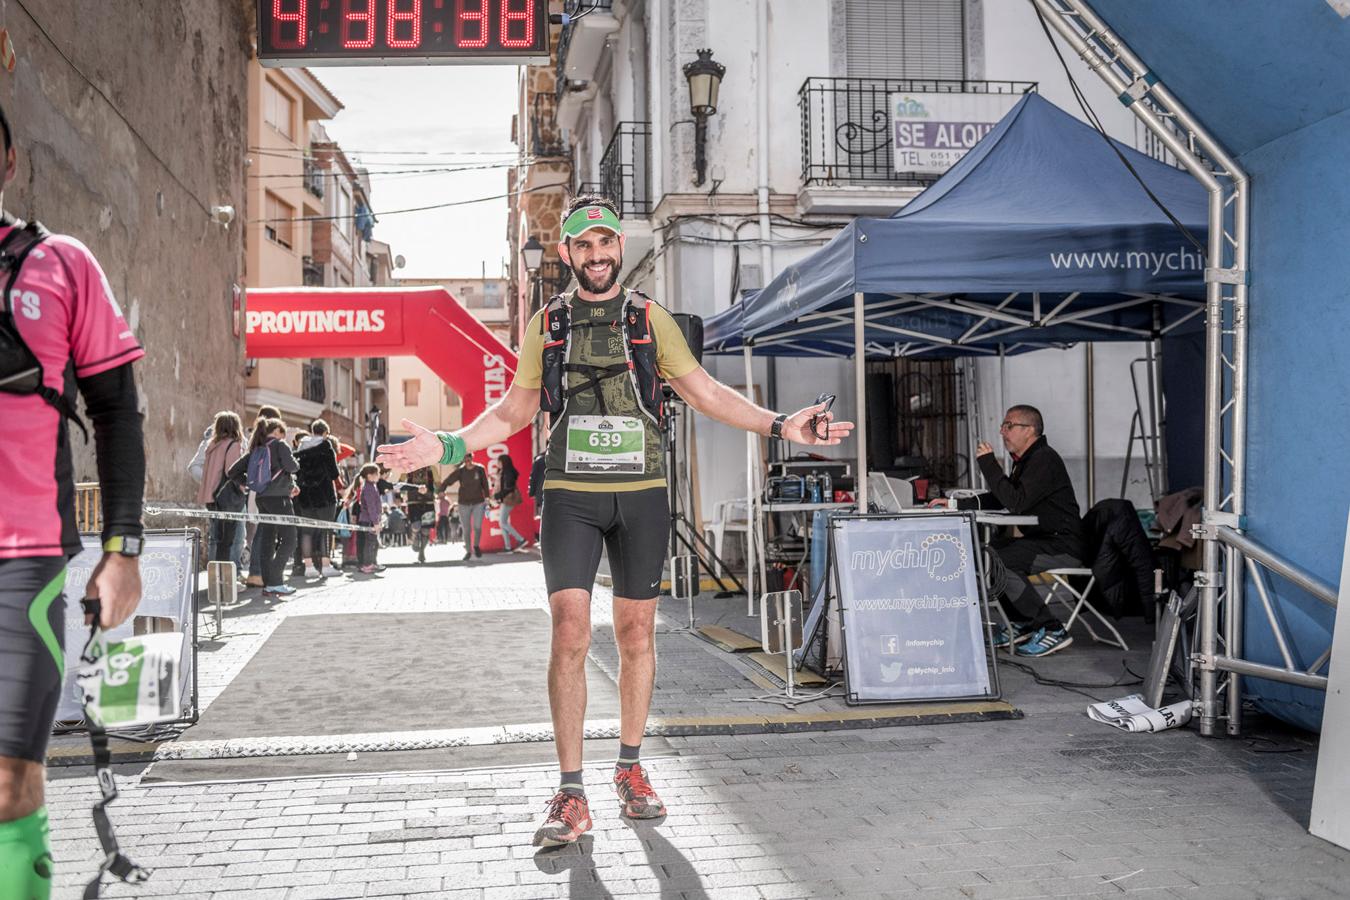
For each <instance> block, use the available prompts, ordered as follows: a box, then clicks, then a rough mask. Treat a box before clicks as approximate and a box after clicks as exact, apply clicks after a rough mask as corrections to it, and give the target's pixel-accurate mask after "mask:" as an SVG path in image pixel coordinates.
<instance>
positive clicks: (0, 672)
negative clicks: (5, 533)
mask: <svg viewBox="0 0 1350 900" xmlns="http://www.w3.org/2000/svg"><path fill="white" fill-rule="evenodd" d="M65 582H66V558H65V557H64V556H36V557H29V558H25V559H0V660H3V663H2V664H0V756H9V757H14V758H17V759H27V760H32V761H33V762H39V763H40V762H42V761H43V760H44V759H45V758H46V756H47V738H48V737H49V736H50V735H51V731H52V720H53V719H54V718H55V717H56V706H57V702H58V701H59V700H60V698H61V682H62V679H63V678H64V677H65V650H64V648H65V629H66V623H65V616H66V602H65V597H64V596H63V595H62V594H61V589H62V588H63V587H65Z"/></svg>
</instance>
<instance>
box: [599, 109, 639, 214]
mask: <svg viewBox="0 0 1350 900" xmlns="http://www.w3.org/2000/svg"><path fill="white" fill-rule="evenodd" d="M651 137H652V124H651V123H650V122H620V123H619V124H618V126H617V127H616V128H615V129H614V136H613V137H611V138H610V139H609V146H607V147H606V148H605V155H604V156H602V157H600V192H601V193H602V194H604V195H605V196H606V197H608V198H609V199H611V200H613V201H614V203H615V205H616V206H618V208H619V215H620V216H640V217H643V218H645V217H647V216H648V215H650V214H651V211H652V198H651V186H650V173H649V171H648V162H649V160H650V158H651V146H650V145H651Z"/></svg>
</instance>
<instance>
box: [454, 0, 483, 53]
mask: <svg viewBox="0 0 1350 900" xmlns="http://www.w3.org/2000/svg"><path fill="white" fill-rule="evenodd" d="M489 2H490V0H455V44H456V45H457V46H460V47H469V48H478V47H486V46H487V43H488V14H487V5H488V3H489ZM471 3H472V4H474V5H475V6H476V7H477V9H468V8H467V7H468V5H469V4H471ZM472 25H476V26H477V32H478V34H477V36H476V37H469V35H468V33H467V32H468V31H470V30H473V29H472V28H469V27H466V26H472Z"/></svg>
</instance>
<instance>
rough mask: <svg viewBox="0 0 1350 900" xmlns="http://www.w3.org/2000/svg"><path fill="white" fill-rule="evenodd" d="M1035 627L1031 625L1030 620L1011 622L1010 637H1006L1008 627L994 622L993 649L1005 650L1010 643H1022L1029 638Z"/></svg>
mask: <svg viewBox="0 0 1350 900" xmlns="http://www.w3.org/2000/svg"><path fill="white" fill-rule="evenodd" d="M1035 630H1036V629H1034V628H1032V627H1031V623H1030V622H1013V623H1012V639H1011V640H1009V638H1008V629H1007V628H1005V627H1003V626H1002V625H1000V624H998V623H997V622H996V623H994V649H995V650H1007V649H1008V647H1009V646H1010V645H1016V644H1024V643H1026V642H1027V641H1029V640H1030V639H1031V635H1032V634H1033V633H1034V632H1035Z"/></svg>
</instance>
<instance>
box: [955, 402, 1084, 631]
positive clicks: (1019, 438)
mask: <svg viewBox="0 0 1350 900" xmlns="http://www.w3.org/2000/svg"><path fill="white" fill-rule="evenodd" d="M999 434H1000V436H1001V437H1002V438H1003V446H1004V447H1006V448H1007V449H1008V452H1009V453H1010V454H1012V458H1013V467H1012V471H1011V472H1010V473H1008V474H1007V475H1005V474H1004V473H1003V469H1002V468H1001V467H1000V466H999V463H998V458H997V457H996V456H994V448H993V447H992V446H990V445H989V444H988V443H986V442H985V441H981V442H980V444H979V448H978V456H977V457H976V459H977V461H978V462H979V465H980V471H981V472H982V473H983V474H984V481H985V484H987V485H989V493H988V494H982V495H980V496H978V497H971V498H968V499H964V500H960V501H958V502H957V505H958V508H960V509H979V508H981V507H983V508H999V509H1006V510H1008V512H1011V513H1015V514H1017V515H1027V516H1035V517H1036V518H1037V523H1036V524H1035V525H1027V526H1023V527H1022V528H1020V529H1018V534H1019V536H1015V537H1001V538H999V539H997V540H995V541H994V542H993V544H992V545H991V549H992V550H993V553H992V557H993V558H992V559H991V563H992V568H993V573H992V575H993V577H992V578H991V582H990V583H991V584H992V585H993V587H994V590H995V591H997V592H998V593H1000V594H1001V595H1002V598H1003V600H1004V604H1003V609H1004V612H1006V613H1007V614H1008V618H1009V620H1010V621H1011V622H1012V634H1007V633H1006V632H1005V631H1004V630H1003V628H1002V627H1001V626H1000V627H996V628H995V638H994V645H995V646H996V647H1007V646H1008V645H1009V644H1013V645H1017V650H1016V652H1017V655H1018V656H1046V655H1047V654H1050V653H1054V652H1055V651H1057V650H1062V649H1064V648H1065V647H1067V646H1069V644H1071V643H1073V638H1071V637H1069V635H1068V633H1067V632H1066V631H1065V629H1064V624H1063V623H1062V622H1060V621H1059V619H1058V618H1056V617H1055V614H1054V613H1052V612H1051V611H1050V608H1049V607H1048V606H1046V603H1045V600H1044V599H1042V597H1041V595H1040V594H1039V593H1038V592H1037V590H1036V589H1035V588H1034V587H1032V586H1031V584H1030V582H1028V581H1027V578H1026V576H1028V575H1034V574H1035V573H1037V572H1044V571H1046V570H1047V569H1058V568H1072V567H1077V566H1081V565H1082V558H1083V519H1082V517H1081V516H1080V515H1079V514H1078V498H1077V497H1075V496H1074V493H1073V483H1072V482H1071V481H1070V480H1069V472H1068V470H1067V469H1066V468H1065V467H1064V460H1063V459H1062V458H1060V455H1059V454H1058V453H1056V452H1055V450H1054V448H1053V447H1051V446H1050V444H1049V442H1047V441H1046V439H1045V423H1044V420H1043V419H1042V418H1041V413H1040V410H1038V409H1036V407H1034V406H1024V405H1019V406H1013V407H1011V408H1009V410H1008V412H1007V413H1006V414H1004V416H1003V424H1002V425H1000V426H999Z"/></svg>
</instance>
